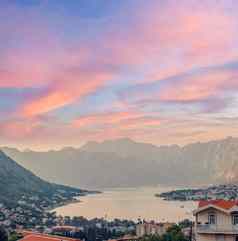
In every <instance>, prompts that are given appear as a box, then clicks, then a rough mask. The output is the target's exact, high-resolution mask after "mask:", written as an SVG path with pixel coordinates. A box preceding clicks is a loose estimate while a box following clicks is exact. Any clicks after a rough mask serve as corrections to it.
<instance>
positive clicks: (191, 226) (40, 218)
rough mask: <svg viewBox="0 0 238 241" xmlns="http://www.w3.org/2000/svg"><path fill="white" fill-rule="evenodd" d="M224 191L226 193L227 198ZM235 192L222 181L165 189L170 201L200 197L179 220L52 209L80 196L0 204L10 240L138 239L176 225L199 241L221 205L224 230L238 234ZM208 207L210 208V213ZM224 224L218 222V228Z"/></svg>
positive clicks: (2, 223) (188, 237)
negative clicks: (88, 215) (93, 215)
mask: <svg viewBox="0 0 238 241" xmlns="http://www.w3.org/2000/svg"><path fill="white" fill-rule="evenodd" d="M221 195H224V198H222V196H221ZM232 195H233V196H232ZM235 195H237V186H236V185H219V186H212V187H208V188H207V189H196V190H189V191H188V190H179V191H172V192H170V193H166V194H165V193H162V194H161V195H160V198H164V199H165V200H168V201H170V200H180V201H181V200H182V201H186V200H196V201H198V208H197V209H196V210H194V212H193V215H194V219H193V220H183V221H181V222H179V223H171V222H155V221H152V220H144V219H140V218H139V219H138V220H137V221H132V220H120V219H114V220H111V221H110V220H107V219H106V218H93V219H87V218H85V217H82V216H75V217H70V216H60V215H57V214H56V212H54V211H52V209H51V208H53V207H54V205H56V204H57V201H59V200H60V202H59V205H63V203H64V204H67V203H69V200H70V202H76V201H79V200H78V199H76V198H69V197H68V198H67V197H62V196H61V197H60V198H59V197H55V199H54V200H53V201H52V200H51V201H49V202H48V203H46V201H45V200H44V201H42V200H41V198H40V197H37V196H32V197H31V198H30V199H27V198H25V197H22V199H21V200H19V201H18V203H17V205H16V206H15V207H11V208H9V207H6V206H4V204H1V205H0V226H1V227H4V229H5V230H6V232H7V233H8V235H9V237H10V239H9V240H11V241H14V240H24V241H27V240H28V238H29V237H30V236H31V237H32V236H34V235H36V236H37V237H42V239H39V240H44V237H47V238H48V239H49V237H63V238H64V239H63V240H68V239H65V238H69V239H70V240H71V239H74V240H84V241H104V240H133V241H136V240H139V239H140V240H143V239H144V238H145V237H147V238H148V237H151V235H152V236H156V237H165V235H168V232H170V231H171V230H173V232H174V229H176V230H177V231H176V232H179V233H180V234H181V235H182V237H183V239H182V240H187V241H189V240H195V237H197V238H196V240H198V241H199V240H204V237H205V238H206V235H208V234H210V236H212V235H213V236H214V235H215V233H214V231H213V230H212V229H211V227H210V226H211V225H212V224H214V223H216V222H218V221H219V220H220V219H224V217H223V216H221V215H222V214H220V211H221V210H220V209H224V212H225V213H226V215H227V216H228V217H225V220H227V221H226V229H227V230H228V231H224V232H225V233H224V235H225V234H226V233H227V232H229V234H230V236H232V235H233V234H234V235H235V234H237V235H238V229H236V225H238V215H237V213H238V203H237V201H236V200H237V199H236V198H235V197H236V196H235ZM53 204H54V205H53ZM206 210H208V213H207V214H206ZM211 210H212V211H211ZM222 212H223V211H222ZM204 213H205V214H204ZM212 215H213V216H212ZM218 216H219V218H218ZM219 222H220V221H219ZM229 225H230V226H229ZM222 227H223V226H221V227H217V226H216V229H217V228H222ZM213 228H214V227H213ZM223 228H224V227H223ZM236 230H237V231H236ZM205 231H206V232H205ZM171 232H172V231H171ZM219 232H220V231H219ZM230 236H229V237H230ZM214 238H215V236H214ZM31 240H32V239H31ZM37 240H38V239H37ZM205 240H206V239H205Z"/></svg>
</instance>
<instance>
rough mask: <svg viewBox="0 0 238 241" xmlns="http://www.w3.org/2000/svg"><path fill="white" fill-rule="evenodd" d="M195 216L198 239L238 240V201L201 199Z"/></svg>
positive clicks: (213, 240)
mask: <svg viewBox="0 0 238 241" xmlns="http://www.w3.org/2000/svg"><path fill="white" fill-rule="evenodd" d="M194 216H195V240H196V241H238V202H237V201H226V200H212V201H200V202H199V205H198V208H197V209H196V210H195V211H194Z"/></svg>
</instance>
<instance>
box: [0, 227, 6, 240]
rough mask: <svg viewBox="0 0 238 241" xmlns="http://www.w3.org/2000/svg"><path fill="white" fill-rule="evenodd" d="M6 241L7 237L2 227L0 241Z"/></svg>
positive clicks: (0, 228)
mask: <svg viewBox="0 0 238 241" xmlns="http://www.w3.org/2000/svg"><path fill="white" fill-rule="evenodd" d="M7 240H8V235H7V232H6V230H5V228H4V227H3V226H0V241H7Z"/></svg>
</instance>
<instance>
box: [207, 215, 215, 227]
mask: <svg viewBox="0 0 238 241" xmlns="http://www.w3.org/2000/svg"><path fill="white" fill-rule="evenodd" d="M208 223H209V224H212V225H214V224H216V215H215V214H214V213H211V214H209V215H208Z"/></svg>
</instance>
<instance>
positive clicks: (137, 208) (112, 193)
mask: <svg viewBox="0 0 238 241" xmlns="http://www.w3.org/2000/svg"><path fill="white" fill-rule="evenodd" d="M168 190H171V188H170V189H168V188H162V187H141V188H117V189H111V190H105V191H104V192H103V193H101V194H94V195H89V196H85V197H81V198H80V200H81V201H82V202H80V203H73V204H69V205H66V206H62V207H59V208H56V209H55V210H54V211H56V212H57V214H59V215H63V216H84V217H86V218H95V217H98V218H101V217H104V218H106V219H109V220H111V219H114V218H120V219H131V220H135V221H136V220H137V219H138V218H139V217H140V218H144V219H146V220H155V221H163V222H164V221H170V222H178V221H181V220H183V219H185V218H190V219H193V215H192V210H193V209H195V208H196V205H197V203H196V202H190V201H189V202H180V201H164V200H162V199H160V198H157V197H155V196H154V194H155V193H160V192H163V191H168Z"/></svg>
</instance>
